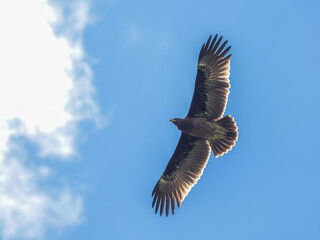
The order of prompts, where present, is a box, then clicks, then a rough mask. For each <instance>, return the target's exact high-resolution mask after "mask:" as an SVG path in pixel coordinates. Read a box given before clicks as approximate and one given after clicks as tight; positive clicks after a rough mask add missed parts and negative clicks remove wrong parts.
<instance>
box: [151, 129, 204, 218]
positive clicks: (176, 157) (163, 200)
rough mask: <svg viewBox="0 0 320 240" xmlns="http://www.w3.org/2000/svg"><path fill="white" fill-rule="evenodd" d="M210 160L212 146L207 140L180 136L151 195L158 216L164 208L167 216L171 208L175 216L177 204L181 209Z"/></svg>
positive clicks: (184, 135)
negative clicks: (182, 203)
mask: <svg viewBox="0 0 320 240" xmlns="http://www.w3.org/2000/svg"><path fill="white" fill-rule="evenodd" d="M209 157H210V146H209V143H208V141H207V140H205V139H201V138H197V137H192V136H189V135H187V134H184V133H182V134H181V137H180V140H179V142H178V145H177V147H176V150H175V151H174V153H173V155H172V157H171V159H170V161H169V163H168V165H167V167H166V169H165V171H164V173H163V174H162V175H161V177H160V179H159V181H158V182H157V184H156V186H155V187H154V189H153V192H152V196H153V202H152V207H154V206H155V205H156V208H155V213H157V212H158V209H159V206H160V216H161V215H162V212H163V209H164V206H165V207H166V208H165V209H166V215H167V216H168V214H169V209H170V204H171V210H172V214H174V210H175V201H176V202H177V205H178V207H179V208H180V206H181V202H182V201H183V200H184V198H185V197H186V196H187V195H188V193H189V191H190V189H191V188H192V187H193V186H194V185H195V184H196V183H197V181H198V180H199V178H200V176H201V175H202V173H203V169H204V168H205V166H206V164H207V161H208V159H209Z"/></svg>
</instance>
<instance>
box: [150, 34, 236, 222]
mask: <svg viewBox="0 0 320 240" xmlns="http://www.w3.org/2000/svg"><path fill="white" fill-rule="evenodd" d="M211 39H212V37H211V36H210V38H209V39H208V41H207V43H206V44H203V46H202V48H201V51H200V54H199V59H198V69H197V77H196V82H195V89H194V93H193V97H192V101H191V105H190V109H189V112H188V114H187V116H186V117H185V118H184V119H180V118H174V119H172V120H171V121H172V122H173V123H174V124H175V125H176V126H177V127H178V129H179V130H180V131H181V132H182V133H181V136H180V139H179V142H178V145H177V147H176V149H175V151H174V153H173V155H172V157H171V159H170V161H169V162H168V165H167V167H166V169H165V170H164V172H163V174H162V175H161V177H160V179H159V180H158V182H157V184H156V186H155V187H154V189H153V192H152V196H153V201H152V207H154V206H155V207H156V208H155V213H157V212H158V210H159V207H160V216H161V215H162V213H163V210H164V208H165V211H166V215H167V216H168V214H169V210H170V205H171V210H172V214H174V211H175V204H176V203H177V205H178V207H179V208H180V206H181V202H182V201H183V200H184V198H185V197H186V196H187V195H188V193H189V191H190V190H191V188H192V187H193V186H194V185H195V184H196V183H197V181H198V180H199V179H200V176H201V175H202V173H203V170H204V168H205V166H206V164H207V162H208V159H209V157H210V151H211V150H212V152H213V154H214V156H215V157H218V156H222V155H223V154H224V153H226V152H228V151H229V150H230V149H231V148H232V147H233V146H234V145H235V142H236V140H237V137H238V131H237V126H236V123H235V121H234V120H233V118H232V117H231V116H230V115H227V116H225V117H223V113H224V111H225V108H226V104H227V100H228V94H229V90H228V89H229V88H230V84H229V69H230V58H231V54H230V55H228V56H226V57H225V55H226V54H227V52H228V51H229V49H230V47H227V48H226V49H224V47H225V46H226V44H227V41H225V42H224V43H223V44H221V46H220V43H221V40H222V37H220V38H219V39H217V35H215V37H214V38H213V39H212V41H211Z"/></svg>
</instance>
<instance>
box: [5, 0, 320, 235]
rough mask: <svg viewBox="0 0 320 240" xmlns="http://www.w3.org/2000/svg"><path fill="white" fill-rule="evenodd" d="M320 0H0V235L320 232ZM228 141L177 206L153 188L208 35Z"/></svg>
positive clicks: (174, 140)
mask: <svg viewBox="0 0 320 240" xmlns="http://www.w3.org/2000/svg"><path fill="white" fill-rule="evenodd" d="M319 11H320V2H319V1H303V2H302V1H274V0H271V1H264V2H263V1H250V0H248V1H235V0H230V1H209V0H200V1H169V0H163V1H142V0H141V1H132V0H106V1H102V0H92V1H89V0H71V1H62V0H58V1H46V0H31V1H22V0H14V1H3V2H1V3H0V29H1V30H2V34H1V35H2V36H1V41H0V53H1V54H0V64H1V65H2V68H1V69H2V70H1V71H0V109H1V111H0V239H4V240H11V239H46V240H56V239H59V240H70V239H78V240H81V239H195V238H196V239H218V240H234V239H245V240H256V239H259V240H264V239H265V240H267V239H276V240H277V239H279V240H280V239H281V240H286V239H288V240H289V239H290V240H295V239H297V240H298V239H299V240H300V239H309V240H318V239H320V205H319V202H320V184H319V183H320V175H319V170H320V161H319V160H320V158H319V154H318V151H317V150H318V149H317V147H318V142H319V135H320V127H319V124H318V123H319V122H320V105H319V103H320V58H319V53H320V45H319V42H320V15H319ZM216 33H218V34H219V35H222V36H223V39H224V40H228V41H229V42H228V44H230V45H231V46H232V48H231V53H232V54H233V56H232V58H231V65H230V67H231V70H230V83H231V89H230V94H229V100H228V105H227V109H226V112H225V114H231V115H232V116H233V117H234V118H235V120H236V122H237V126H238V128H239V138H238V141H237V143H236V146H234V147H233V149H232V151H230V152H229V153H228V154H225V155H224V156H223V157H219V158H214V156H213V155H212V156H211V157H210V160H209V162H208V164H207V166H206V168H205V170H204V174H203V175H202V177H201V179H200V180H199V181H198V183H197V184H196V185H195V186H194V187H193V188H192V190H191V191H190V193H189V195H188V196H187V197H186V198H185V200H184V201H183V203H182V207H181V209H180V210H178V211H176V213H175V215H174V216H169V217H160V216H159V215H155V214H154V209H152V208H151V203H152V198H151V192H152V189H153V187H154V185H155V184H156V182H157V180H158V179H159V177H160V175H161V174H162V172H163V171H164V169H165V167H166V164H167V162H168V160H169V159H170V157H171V155H172V153H173V151H174V149H175V147H176V144H177V142H178V139H179V137H180V133H179V131H178V130H177V129H176V127H175V126H174V125H173V124H172V123H171V122H169V119H171V118H174V117H180V118H183V117H184V116H185V115H186V114H187V111H188V109H189V106H190V102H191V98H192V94H193V88H194V80H195V76H196V64H197V58H198V54H199V51H200V49H201V46H202V44H203V43H204V42H205V41H206V40H207V39H208V37H209V36H210V35H211V34H216Z"/></svg>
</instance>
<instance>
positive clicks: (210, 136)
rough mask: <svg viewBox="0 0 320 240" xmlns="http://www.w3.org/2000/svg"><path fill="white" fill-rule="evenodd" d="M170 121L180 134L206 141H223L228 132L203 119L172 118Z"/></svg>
mask: <svg viewBox="0 0 320 240" xmlns="http://www.w3.org/2000/svg"><path fill="white" fill-rule="evenodd" d="M171 121H172V122H173V123H174V124H175V125H176V126H177V128H178V129H179V130H180V131H181V132H183V133H185V134H188V135H190V136H193V137H200V138H204V139H207V140H214V139H223V138H224V137H225V136H226V134H227V132H228V130H227V129H225V128H223V127H221V126H219V125H218V124H217V123H216V122H214V121H208V120H207V119H205V118H195V117H186V118H183V119H180V118H174V119H172V120H171Z"/></svg>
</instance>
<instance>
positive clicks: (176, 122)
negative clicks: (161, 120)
mask: <svg viewBox="0 0 320 240" xmlns="http://www.w3.org/2000/svg"><path fill="white" fill-rule="evenodd" d="M182 121H183V119H181V118H173V119H170V122H172V123H173V124H174V125H176V126H177V128H179V127H180V126H181V123H182ZM179 129H180V128H179Z"/></svg>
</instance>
